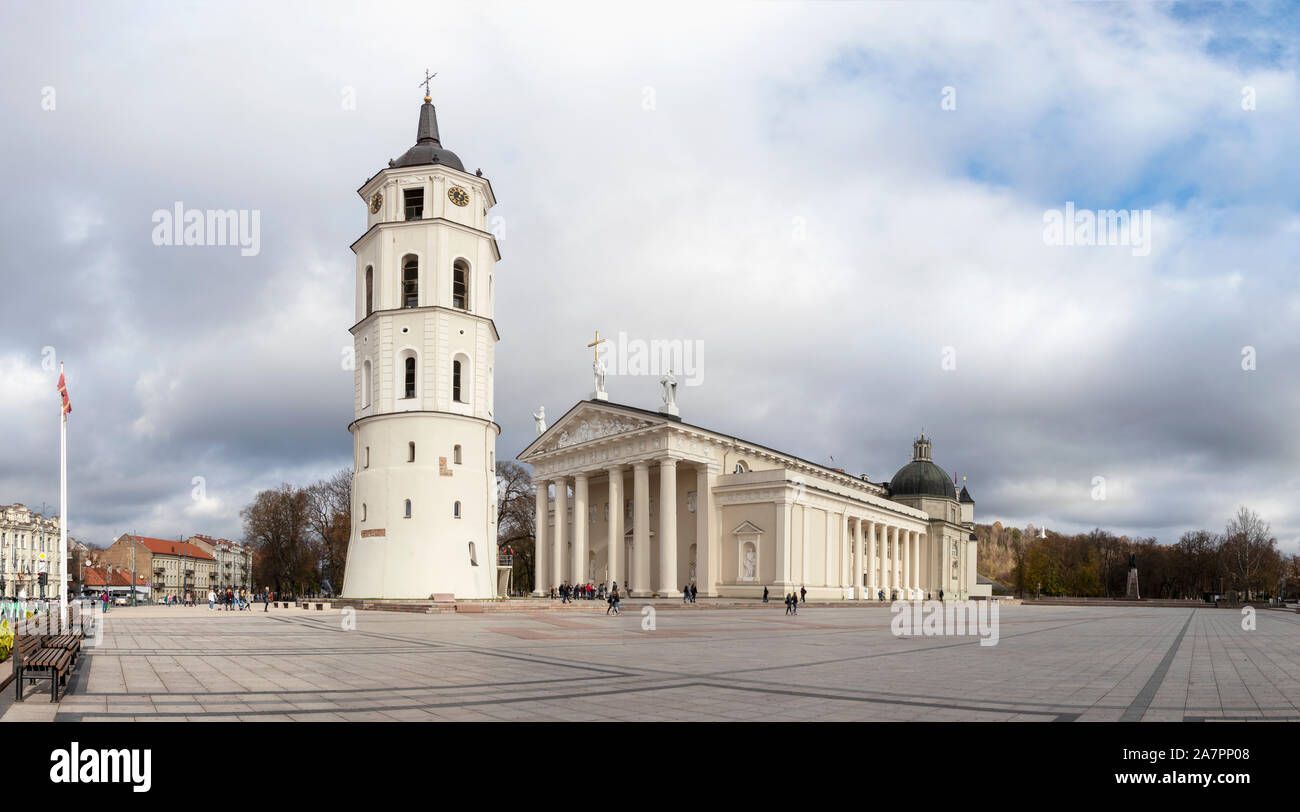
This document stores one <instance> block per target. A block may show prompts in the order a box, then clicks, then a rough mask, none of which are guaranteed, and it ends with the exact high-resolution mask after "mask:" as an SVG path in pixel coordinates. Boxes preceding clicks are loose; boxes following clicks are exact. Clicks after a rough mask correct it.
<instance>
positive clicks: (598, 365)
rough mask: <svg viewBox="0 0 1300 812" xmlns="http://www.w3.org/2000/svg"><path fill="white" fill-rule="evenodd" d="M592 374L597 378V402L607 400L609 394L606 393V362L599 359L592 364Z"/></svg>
mask: <svg viewBox="0 0 1300 812" xmlns="http://www.w3.org/2000/svg"><path fill="white" fill-rule="evenodd" d="M591 371H592V374H593V375H595V377H596V391H595V399H596V400H605V398H606V396H607V395H608V394H609V393H607V392H606V391H605V362H604V361H602V360H600V359H599V358H597V359H596V360H595V361H592V362H591Z"/></svg>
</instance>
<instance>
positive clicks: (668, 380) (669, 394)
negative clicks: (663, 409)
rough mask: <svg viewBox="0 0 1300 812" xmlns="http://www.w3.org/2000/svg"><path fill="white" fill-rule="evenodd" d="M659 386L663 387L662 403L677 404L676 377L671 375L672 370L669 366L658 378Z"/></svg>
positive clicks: (671, 405)
mask: <svg viewBox="0 0 1300 812" xmlns="http://www.w3.org/2000/svg"><path fill="white" fill-rule="evenodd" d="M659 386H660V387H661V388H662V389H663V398H664V405H665V406H668V407H670V408H671V407H673V406H676V405H677V379H676V378H674V377H673V370H672V368H671V367H669V369H668V372H666V373H665V374H664V376H663V377H662V378H660V379H659Z"/></svg>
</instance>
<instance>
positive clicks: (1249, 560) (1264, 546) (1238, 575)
mask: <svg viewBox="0 0 1300 812" xmlns="http://www.w3.org/2000/svg"><path fill="white" fill-rule="evenodd" d="M1269 533H1270V528H1269V524H1268V522H1266V521H1264V520H1263V519H1261V518H1260V517H1259V514H1258V513H1256V512H1255V511H1253V510H1251V509H1249V508H1247V507H1245V506H1243V507H1241V508H1239V509H1238V510H1237V515H1236V516H1235V517H1233V519H1232V521H1230V522H1228V527H1227V529H1226V530H1225V531H1224V534H1223V535H1224V538H1223V544H1222V545H1221V546H1220V550H1221V556H1222V561H1223V566H1224V569H1225V570H1227V574H1228V576H1229V577H1230V578H1231V579H1232V582H1233V585H1234V586H1235V587H1236V588H1238V589H1241V590H1244V591H1245V592H1246V597H1247V598H1248V599H1249V598H1250V596H1251V594H1252V593H1254V592H1256V591H1261V590H1263V589H1266V588H1268V587H1269V586H1272V585H1274V584H1275V583H1276V578H1272V579H1271V581H1270V577H1269V576H1270V571H1277V570H1278V569H1280V566H1279V565H1280V564H1281V557H1280V556H1279V555H1278V552H1277V539H1275V538H1273V537H1272V536H1270V535H1269Z"/></svg>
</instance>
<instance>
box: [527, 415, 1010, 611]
mask: <svg viewBox="0 0 1300 812" xmlns="http://www.w3.org/2000/svg"><path fill="white" fill-rule="evenodd" d="M599 394H600V393H598V395H599ZM669 405H670V404H668V403H665V405H664V407H663V408H661V409H660V410H659V411H649V410H645V409H640V408H636V407H632V406H624V405H620V404H615V403H610V402H609V401H608V400H607V399H601V398H600V397H599V396H598V397H594V398H593V399H591V400H587V401H583V402H581V403H578V404H577V405H576V406H574V407H573V408H572V409H570V410H569V412H568V413H567V414H565V415H564V416H563V417H561V418H560V419H559V420H558V421H557V422H556V423H555V425H553V426H551V427H550V428H548V429H546V430H545V431H543V432H542V434H541V435H540V436H538V437H537V439H536V440H534V441H533V442H532V444H530V445H529V446H528V448H526V449H525V450H524V451H523V453H521V454H520V455H519V460H520V461H521V462H526V463H529V464H531V465H532V467H533V472H534V484H535V485H536V486H537V504H536V511H537V514H536V515H537V516H538V517H539V519H538V522H537V531H536V535H537V549H538V554H537V579H536V583H537V584H538V585H539V586H540V587H541V588H542V589H541V590H539V593H538V594H543V593H545V592H547V591H549V587H551V586H553V585H556V584H559V583H561V582H563V581H568V582H569V583H585V582H590V583H593V584H599V583H606V584H608V583H611V582H614V581H617V582H618V584H619V587H620V589H622V590H624V591H625V593H627V592H630V594H631V595H633V596H652V595H658V596H661V597H663V596H678V595H681V594H682V589H684V588H685V587H686V586H687V585H692V584H693V585H694V586H695V588H696V589H697V590H698V591H699V594H701V595H706V596H710V597H713V596H717V597H750V598H757V597H761V596H762V594H763V589H764V588H765V587H766V588H767V589H768V590H770V592H771V593H773V594H776V595H778V596H779V595H781V594H784V593H788V592H798V591H799V590H801V589H806V590H807V595H808V598H809V599H812V600H880V599H883V600H891V599H893V598H898V599H923V598H925V597H927V596H930V597H933V598H938V597H939V593H940V591H942V592H943V595H944V597H945V598H953V599H966V598H972V597H987V596H988V594H989V587H988V586H987V585H977V584H976V578H975V554H976V545H975V540H974V539H975V537H974V535H973V530H974V522H975V515H974V513H975V500H974V499H972V498H971V496H970V493H969V492H968V491H967V490H966V488H965V487H964V486H963V487H962V489H961V492H960V493H958V492H957V489H956V486H955V485H954V483H953V481H952V480H951V478H949V476H948V474H947V473H946V472H945V471H944V470H943V469H942V468H940V467H939V466H938V465H937V464H935V463H934V461H933V460H931V459H930V438H928V437H926V436H925V435H924V434H922V435H921V436H920V437H919V438H917V439H916V441H915V442H914V443H913V444H912V461H911V462H909V463H908V464H907V465H905V466H903V467H902V468H900V469H899V471H898V473H896V474H895V475H894V477H893V479H891V480H890V481H889V482H879V483H877V482H870V481H868V480H867V479H865V478H863V477H855V476H850V475H849V474H846V473H844V472H843V471H840V470H837V469H834V468H827V467H825V466H822V465H818V464H817V463H814V462H809V461H808V460H804V459H800V458H798V457H795V456H792V455H790V454H786V453H784V452H781V451H777V450H775V449H771V448H767V447H764V446H762V445H759V444H757V443H752V442H748V441H746V440H742V439H739V438H737V437H733V436H730V435H728V434H725V433H722V432H718V431H713V430H710V429H706V428H702V427H700V426H694V425H690V424H688V423H685V422H683V421H682V419H681V418H680V417H679V416H677V415H676V414H674V412H676V409H675V408H673V409H669V408H668V406H669ZM542 517H545V518H544V519H543V518H542Z"/></svg>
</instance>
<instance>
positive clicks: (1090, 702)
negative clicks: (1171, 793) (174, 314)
mask: <svg viewBox="0 0 1300 812" xmlns="http://www.w3.org/2000/svg"><path fill="white" fill-rule="evenodd" d="M890 617H891V616H890V614H889V611H888V609H886V608H884V607H871V608H817V607H808V608H805V609H803V610H802V611H801V612H800V614H799V615H798V616H797V617H788V616H785V615H784V614H783V607H782V606H781V605H779V604H774V605H772V606H771V607H769V608H762V609H758V608H754V609H731V610H728V609H697V610H690V609H666V608H665V609H660V610H659V611H658V612H657V616H656V625H657V628H656V630H654V631H644V630H642V628H641V622H642V618H641V615H640V614H638V613H636V612H635V611H633V612H627V613H625V614H624V615H623V616H622V617H605V616H604V615H603V614H581V613H558V612H557V613H540V614H445V615H414V614H401V613H390V612H357V613H356V615H355V625H356V629H355V630H354V631H345V630H343V629H342V622H341V621H342V620H343V618H342V615H341V613H340V612H338V611H334V612H306V611H302V610H281V611H279V612H276V611H272V612H270V613H269V614H264V613H262V612H261V611H260V608H259V609H258V611H256V612H244V613H227V612H211V613H210V612H209V611H208V610H207V608H206V607H199V608H195V609H185V608H167V607H141V608H137V609H117V610H114V611H112V612H110V613H109V615H108V616H107V618H106V622H105V636H104V640H103V643H102V645H101V646H100V647H99V648H97V649H94V650H92V651H91V652H90V653H89V656H88V657H87V659H86V660H85V661H84V662H83V663H82V666H81V673H80V675H79V676H78V677H77V679H76V681H75V683H74V690H73V692H71V693H70V694H69V695H68V696H67V698H66V699H64V700H63V702H62V703H60V705H59V706H58V712H57V716H56V719H57V720H59V721H94V720H119V721H125V720H190V721H206V720H225V721H231V720H246V721H262V720H295V721H315V720H392V721H439V720H455V721H480V720H481V721H495V720H503V721H504V720H534V721H536V720H540V721H545V720H718V721H726V720H751V719H753V720H835V721H839V720H896V721H911V720H918V721H952V720H1024V721H1044V722H1049V721H1075V720H1078V721H1088V720H1097V721H1114V720H1121V719H1125V720H1174V721H1177V720H1199V719H1259V718H1270V719H1289V720H1300V681H1298V678H1297V677H1298V675H1300V647H1297V639H1298V635H1300V615H1295V614H1286V613H1283V612H1277V611H1260V612H1259V613H1258V616H1257V628H1256V630H1255V631H1243V630H1242V628H1241V614H1240V613H1239V612H1237V611H1233V610H1227V609H1208V608H1207V609H1195V610H1192V609H1168V608H1143V607H1132V608H1129V607H1096V608H1092V607H1032V606H1008V607H1003V608H1002V610H1001V627H1000V628H1001V636H1000V641H999V643H998V644H997V645H996V646H989V647H981V646H980V645H979V644H978V638H974V637H964V638H956V637H948V638H932V637H931V638H923V637H917V638H896V637H894V636H893V635H892V634H891V632H890V629H889V621H890ZM9 693H12V688H11V689H10V691H9ZM43 701H44V697H43V696H41V695H39V689H37V690H36V692H35V693H33V694H32V695H31V696H30V698H29V699H28V700H27V702H26V703H24V705H28V706H31V705H33V704H34V703H40V702H43ZM46 707H47V708H48V707H50V706H49V705H48V704H47V705H46Z"/></svg>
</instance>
